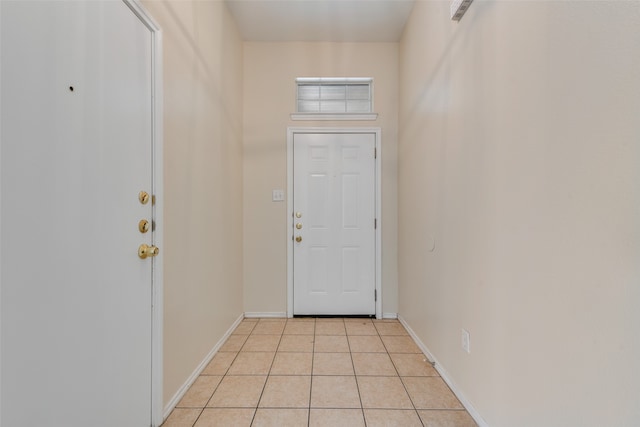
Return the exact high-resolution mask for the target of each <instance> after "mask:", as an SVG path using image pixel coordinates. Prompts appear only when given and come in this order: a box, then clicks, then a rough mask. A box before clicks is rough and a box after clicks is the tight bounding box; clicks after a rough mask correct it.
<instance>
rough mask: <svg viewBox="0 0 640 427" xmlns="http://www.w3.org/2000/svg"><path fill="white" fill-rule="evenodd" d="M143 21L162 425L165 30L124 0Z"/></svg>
mask: <svg viewBox="0 0 640 427" xmlns="http://www.w3.org/2000/svg"><path fill="white" fill-rule="evenodd" d="M122 1H123V2H124V3H125V4H126V5H127V6H129V8H130V9H131V11H132V12H133V13H134V14H135V15H136V16H137V17H138V19H140V21H141V22H142V23H143V24H144V25H145V26H146V27H147V28H148V29H149V31H150V32H151V43H152V47H151V55H152V57H151V58H152V59H151V62H152V63H151V74H152V75H151V80H152V88H151V96H152V98H153V99H152V107H151V108H152V116H151V119H152V123H153V134H152V135H153V142H152V147H153V148H152V149H153V153H152V157H153V158H152V162H153V164H152V170H153V183H152V186H153V188H152V194H153V196H154V199H155V203H154V205H153V218H154V226H155V229H154V233H153V244H154V245H155V246H157V247H159V248H160V253H159V255H158V256H156V257H154V258H152V262H153V272H152V280H153V292H152V297H151V298H152V301H151V304H152V319H151V425H152V426H153V427H157V426H160V425H161V424H162V423H163V421H164V418H163V401H162V395H163V393H162V384H163V357H162V356H163V343H162V337H163V329H162V326H163V324H164V321H163V319H164V314H163V307H164V299H163V295H164V293H163V292H164V291H163V289H164V288H163V271H164V256H163V252H164V251H163V248H164V245H163V242H164V218H163V212H164V187H163V182H164V174H163V169H162V165H163V164H164V163H163V162H164V160H163V158H164V156H163V123H162V120H163V117H164V115H163V97H162V96H163V92H162V30H161V29H160V26H159V25H158V24H157V23H156V22H155V21H154V19H153V18H152V17H151V15H150V14H149V13H148V12H147V11H146V10H145V9H144V7H143V6H142V4H141V3H140V1H139V0H122Z"/></svg>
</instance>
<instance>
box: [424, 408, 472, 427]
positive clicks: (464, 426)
mask: <svg viewBox="0 0 640 427" xmlns="http://www.w3.org/2000/svg"><path fill="white" fill-rule="evenodd" d="M418 415H420V418H421V419H422V423H423V424H424V425H425V427H477V425H478V424H476V422H475V421H474V420H473V418H471V415H469V413H468V412H467V411H442V410H421V411H418Z"/></svg>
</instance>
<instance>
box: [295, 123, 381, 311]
mask: <svg viewBox="0 0 640 427" xmlns="http://www.w3.org/2000/svg"><path fill="white" fill-rule="evenodd" d="M303 133H305V134H310V133H311V134H318V133H320V134H335V133H341V134H345V133H346V134H349V133H350V134H363V133H366V134H374V135H375V140H376V143H375V147H376V153H377V155H376V159H375V160H376V163H375V174H376V178H375V186H376V188H375V199H376V201H375V217H376V220H377V227H376V229H375V277H376V279H375V281H376V283H375V289H376V294H377V298H376V302H375V303H376V304H375V306H376V318H378V319H381V318H382V250H381V249H382V197H381V196H382V191H381V190H382V177H381V175H382V174H381V173H380V171H381V164H382V150H381V146H382V144H381V134H382V131H381V129H380V128H376V127H348V128H346V127H345V128H341V127H289V128H287V236H286V239H287V317H293V250H294V245H293V220H294V218H293V165H294V161H293V140H294V135H295V134H303Z"/></svg>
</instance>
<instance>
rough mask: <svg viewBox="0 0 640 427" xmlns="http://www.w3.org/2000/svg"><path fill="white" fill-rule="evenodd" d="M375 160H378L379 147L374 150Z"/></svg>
mask: <svg viewBox="0 0 640 427" xmlns="http://www.w3.org/2000/svg"><path fill="white" fill-rule="evenodd" d="M373 158H374V159H377V158H378V147H374V149H373Z"/></svg>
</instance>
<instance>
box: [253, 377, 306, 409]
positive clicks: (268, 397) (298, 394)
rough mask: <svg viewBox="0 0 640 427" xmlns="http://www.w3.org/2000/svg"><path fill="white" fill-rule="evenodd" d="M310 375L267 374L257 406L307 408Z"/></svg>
mask: <svg viewBox="0 0 640 427" xmlns="http://www.w3.org/2000/svg"><path fill="white" fill-rule="evenodd" d="M310 392H311V377H310V376H269V378H267V384H266V385H265V386H264V391H263V392H262V397H261V398H260V403H259V404H258V406H259V407H260V408H308V407H309V395H310Z"/></svg>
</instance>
